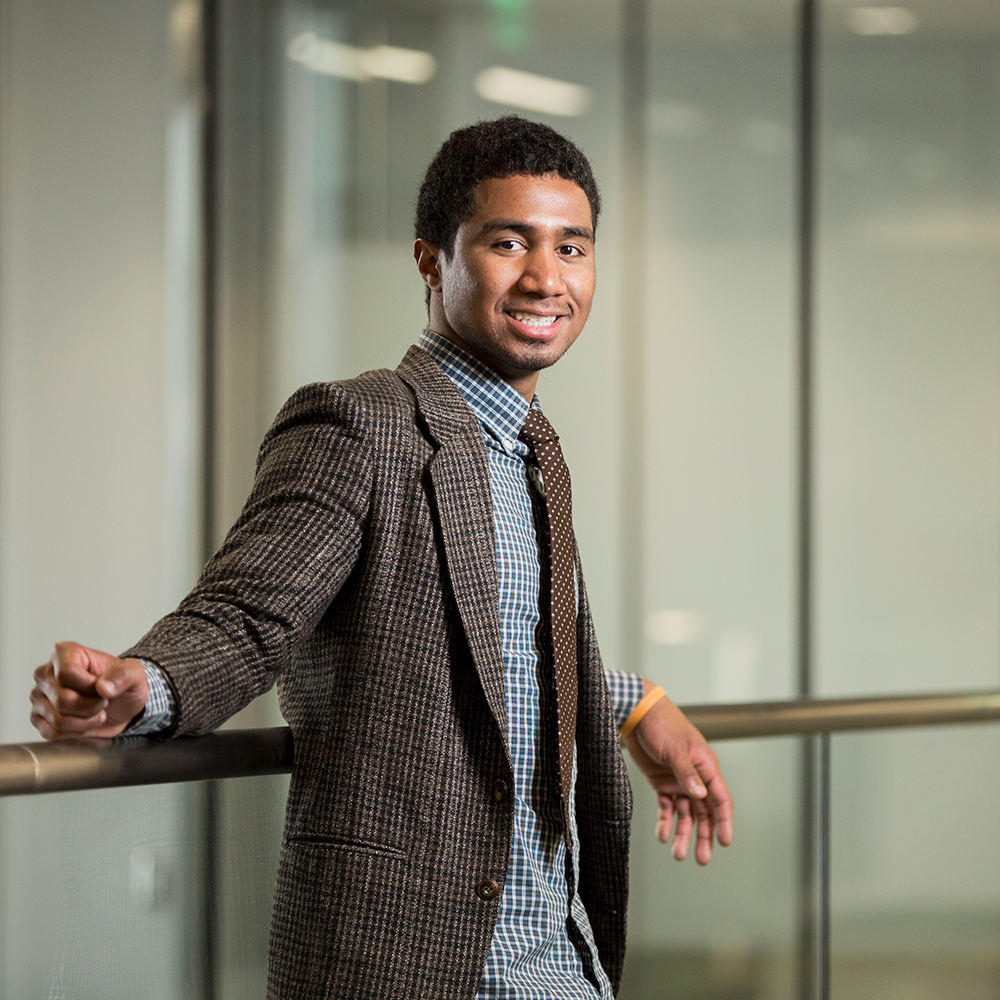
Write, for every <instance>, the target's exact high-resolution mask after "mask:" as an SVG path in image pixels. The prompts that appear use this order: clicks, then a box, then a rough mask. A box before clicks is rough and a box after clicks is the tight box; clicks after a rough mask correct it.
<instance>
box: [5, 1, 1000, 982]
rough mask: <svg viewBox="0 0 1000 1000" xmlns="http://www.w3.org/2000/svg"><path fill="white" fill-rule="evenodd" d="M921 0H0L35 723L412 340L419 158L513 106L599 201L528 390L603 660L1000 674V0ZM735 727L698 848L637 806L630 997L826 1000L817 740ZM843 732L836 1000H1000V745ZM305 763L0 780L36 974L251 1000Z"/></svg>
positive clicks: (260, 714)
mask: <svg viewBox="0 0 1000 1000" xmlns="http://www.w3.org/2000/svg"><path fill="white" fill-rule="evenodd" d="M861 2H864V0H861ZM901 2H905V3H906V6H905V7H897V6H885V7H870V6H859V5H857V4H856V3H855V2H854V0H824V2H819V3H816V2H814V0H801V2H800V3H799V4H796V3H794V2H792V0H385V2H380V0H356V2H346V0H345V2H336V0H330V2H319V0H316V2H291V0H284V2H283V0H239V2H237V0H201V2H200V3H199V2H198V0H128V2H126V0H88V2H87V3H85V4H81V3H74V2H70V0H0V742H4V743H10V742H20V741H24V740H31V739H33V738H37V737H36V734H35V733H34V730H32V729H31V727H30V726H29V724H28V702H27V693H28V690H29V688H30V686H31V671H32V669H33V668H34V667H35V666H36V665H37V664H38V663H40V662H42V661H43V660H44V659H45V658H46V657H47V656H48V653H49V650H50V647H51V645H52V643H53V642H54V641H55V640H57V639H65V638H73V639H76V640H78V641H81V642H84V643H86V644H88V645H91V646H95V647H98V648H103V649H109V650H113V651H118V650H120V649H123V648H124V647H126V646H128V645H129V644H130V643H132V642H133V641H134V640H135V639H136V638H137V637H138V636H139V635H141V634H142V633H143V632H144V631H145V630H146V628H147V627H148V626H149V625H150V624H151V623H152V622H153V621H155V620H156V619H157V618H158V617H159V616H160V615H162V614H163V613H165V612H166V611H168V610H170V609H171V608H172V607H173V606H174V604H176V602H177V601H178V600H179V599H180V597H181V596H183V594H184V593H185V592H186V590H187V589H188V588H189V587H190V586H191V584H192V583H193V581H194V579H195V577H196V575H197V572H198V568H199V565H200V564H201V562H202V561H203V559H204V557H205V554H206V552H208V551H210V550H211V549H212V548H213V547H214V546H215V545H217V544H218V543H219V541H220V540H221V538H222V537H223V535H224V532H225V529H226V527H227V525H228V524H229V523H230V522H231V521H232V520H233V519H234V518H235V516H236V514H237V513H238V511H239V508H240V505H241V503H242V501H243V498H244V497H245V495H246V493H247V491H248V489H249V485H250V482H251V478H252V472H253V462H254V456H255V451H256V446H257V443H258V442H259V439H260V437H261V436H262V434H263V433H264V431H265V430H266V428H267V426H268V423H269V421H270V419H271V417H272V416H273V414H274V412H275V411H276V409H277V408H278V406H280V404H281V403H282V401H283V400H284V399H285V397H286V396H287V395H288V394H289V393H290V392H291V391H292V390H294V389H295V388H296V387H297V386H298V385H300V384H302V383H305V382H309V381H317V380H326V379H336V378H343V377H349V376H352V375H354V374H357V373H358V372H360V371H363V370H365V369H369V368H373V367H383V366H388V367H394V366H395V365H396V363H397V362H398V360H399V359H400V357H401V356H402V354H403V352H404V351H405V349H406V347H407V346H408V345H409V344H411V343H413V342H414V341H415V340H416V338H417V336H418V335H419V332H420V329H421V327H422V325H423V322H424V320H425V313H424V306H423V295H422V291H421V285H420V281H419V278H418V276H417V274H416V270H415V268H414V266H413V263H412V258H411V247H412V230H411V220H412V205H413V201H414V197H415V194H416V189H417V186H418V184H419V180H420V177H421V175H422V172H423V170H424V168H425V166H426V163H427V162H428V160H429V159H430V157H431V156H432V155H433V152H434V151H435V149H436V148H437V146H438V145H439V144H440V142H441V141H442V140H443V139H444V138H445V137H446V136H447V134H448V133H449V132H450V131H451V130H452V129H453V128H456V127H458V126H460V125H463V124H466V123H468V122H470V121H474V120H476V119H479V118H486V117H491V116H494V115H497V114H500V113H502V112H503V111H505V110H516V111H518V112H520V113H522V114H526V115H528V116H531V117H535V118H538V119H540V120H542V121H545V122H547V123H549V124H551V125H553V126H554V127H556V128H558V129H560V130H562V131H564V132H565V133H566V134H568V135H569V136H571V137H572V138H573V139H574V140H575V141H576V142H577V143H579V144H580V145H581V146H582V148H583V149H584V150H585V152H587V153H588V155H589V156H590V157H591V159H592V161H593V164H594V167H595V170H596V172H597V175H598V178H599V180H600V182H601V185H602V190H603V194H604V198H605V204H606V211H605V214H604V216H603V218H602V220H601V226H600V231H599V239H598V270H599V275H600V281H599V289H598V293H597V298H596V301H595V306H594V310H593V313H592V316H591V320H590V322H589V324H588V327H587V331H586V333H585V335H584V336H583V337H582V338H581V339H580V340H579V341H578V343H577V344H576V346H575V347H574V348H573V350H572V352H570V354H568V355H567V356H566V358H565V359H564V360H563V361H562V362H561V363H560V364H559V365H558V366H557V367H556V368H554V369H552V370H551V371H549V372H546V373H544V374H543V376H542V378H541V380H540V383H539V394H540V397H541V399H542V401H543V403H544V405H545V407H546V411H547V412H548V413H549V414H550V415H551V416H552V419H553V423H554V424H555V425H556V426H557V427H558V428H559V429H560V432H561V435H562V439H563V443H564V447H565V450H566V453H567V457H568V460H569V464H570V467H571V469H572V470H573V476H574V483H575V486H576V490H575V492H576V495H577V498H578V499H577V502H576V510H575V515H576V530H577V534H578V538H579V544H580V548H581V551H582V555H583V559H584V564H585V566H586V568H587V581H588V587H589V590H590V594H591V601H592V604H593V607H594V615H595V619H596V624H597V628H598V635H599V637H600V639H601V644H602V650H603V652H604V657H605V661H606V663H607V664H608V665H609V666H612V667H619V668H623V669H633V670H637V671H640V672H643V673H644V674H645V675H646V676H648V677H650V678H651V679H653V680H654V681H656V682H657V683H660V684H662V685H663V686H664V687H665V688H666V689H667V691H668V693H670V695H671V696H672V697H673V698H674V699H675V700H676V701H678V702H680V703H682V704H683V703H688V704H691V703H705V702H741V701H760V700H778V699H786V698H795V697H799V696H807V695H816V696H839V695H843V696H847V695H867V694H883V693H915V692H925V691H965V690H975V689H986V688H993V689H996V688H998V687H1000V6H998V5H997V3H996V0H901ZM280 722H281V720H280V717H279V716H278V714H277V709H276V707H275V703H274V701H273V699H272V698H270V697H268V698H265V699H262V700H261V701H260V702H258V703H256V704H255V705H253V706H250V708H248V709H247V710H246V711H245V712H244V713H242V715H241V717H238V718H237V720H235V721H234V723H233V724H235V725H238V726H247V725H278V724H280ZM718 750H719V753H720V757H721V759H722V763H723V766H724V769H725V771H726V773H727V775H728V778H729V783H730V786H731V787H732V788H733V790H734V793H735V796H736V799H737V806H738V823H737V838H736V841H735V842H734V844H733V846H732V847H731V848H729V849H728V850H727V851H722V852H719V853H718V855H717V857H716V858H715V860H713V862H712V865H711V866H710V867H709V868H708V869H707V870H698V869H696V867H695V866H694V865H693V864H692V863H691V862H690V861H689V862H688V863H686V864H684V865H677V864H675V863H674V862H672V861H671V860H670V859H669V856H668V852H667V851H666V850H665V849H664V848H663V847H661V846H660V845H658V844H657V843H656V842H655V839H654V836H653V825H654V810H653V803H652V802H651V801H649V800H648V797H647V796H646V795H645V794H644V793H643V791H642V789H641V788H640V787H639V786H637V804H636V805H637V808H636V826H635V830H634V837H633V844H634V847H633V879H632V881H633V890H632V903H631V909H630V937H629V941H630V951H629V959H628V965H627V969H626V977H625V983H624V985H623V989H622V993H621V996H622V997H623V998H625V1000H640V998H643V1000H645V998H654V997H655V998H659V997H685V998H696V1000H697V998H713V1000H714V998H718V1000H729V998H733V1000H735V998H760V1000H765V998H767V1000H771V998H773V1000H779V998H781V1000H783V998H789V1000H791V998H793V997H794V998H799V997H802V1000H805V997H804V996H803V987H802V985H801V977H800V975H799V973H798V972H797V971H796V970H797V966H796V956H797V954H798V951H799V948H800V944H801V941H802V933H803V931H802V914H803V908H804V906H806V905H807V903H808V899H807V896H808V891H809V888H808V886H807V885H806V884H805V881H804V878H803V875H802V866H803V859H808V858H809V856H810V851H811V849H812V848H811V846H810V843H809V842H808V840H809V836H810V829H809V824H808V823H807V822H805V821H804V818H803V817H804V814H805V812H806V811H807V808H806V807H807V806H808V803H809V801H810V796H811V794H812V791H811V781H812V779H811V772H810V767H811V760H812V758H811V756H810V753H811V749H810V746H809V745H808V744H805V745H803V741H801V740H796V739H770V740H756V741H738V742H732V743H723V744H720V745H719V747H718ZM831 752H832V773H833V797H832V817H833V827H832V831H833V832H832V848H831V873H832V883H831V906H832V918H833V923H832V937H831V945H832V954H833V966H832V981H831V982H832V994H833V995H834V996H835V997H837V998H838V1000H847V998H850V1000H854V998H868V997H878V998H880V1000H881V998H895V997H897V996H898V997H901V998H902V997H906V998H908V1000H911V998H918V1000H919V998H923V997H928V998H931V997H934V998H937V997H947V998H963V1000H964V998H970V1000H971V998H976V1000H979V998H1000V838H998V833H997V831H998V829H1000V792H998V788H1000V729H998V728H997V727H996V726H995V725H994V726H963V727H953V728H944V729H940V728H939V729H933V730H919V731H906V732H889V733H878V734H867V735H840V736H835V737H834V738H833V740H832V751H831ZM284 788H285V779H283V778H274V777H272V778H258V779H239V780H235V781H230V782H227V783H222V784H201V785H193V786H180V785H177V786H171V785H168V786H158V787H150V788H141V789H121V790H106V791H100V792H74V793H66V794H62V795H51V796H40V797H37V798H34V799H8V800H3V801H2V802H0V892H2V906H0V993H2V996H3V997H5V998H10V1000H34V998H81V1000H87V998H95V1000H96V998H100V1000H117V998H123V1000H124V998H129V1000H132V998H135V997H143V998H149V1000H159V998H163V1000H168V998H169V1000H174V998H177V1000H180V998H184V1000H187V998H192V1000H223V998H226V1000H229V998H233V1000H236V998H246V997H256V996H262V995H263V977H264V970H265V965H266V936H267V925H268V918H269V906H270V896H271V890H272V886H273V878H274V870H275V864H276V859H277V846H278V838H279V836H280V829H281V822H282V810H283V802H284ZM806 881H808V880H806Z"/></svg>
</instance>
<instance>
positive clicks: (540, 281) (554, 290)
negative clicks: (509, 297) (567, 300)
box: [518, 247, 566, 298]
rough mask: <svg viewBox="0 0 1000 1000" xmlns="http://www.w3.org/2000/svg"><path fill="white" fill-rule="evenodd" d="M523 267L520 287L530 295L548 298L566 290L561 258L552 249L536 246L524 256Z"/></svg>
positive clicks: (519, 282)
mask: <svg viewBox="0 0 1000 1000" xmlns="http://www.w3.org/2000/svg"><path fill="white" fill-rule="evenodd" d="M522 261H523V264H524V266H523V269H522V271H521V277H520V280H519V281H518V287H519V288H520V290H521V291H522V292H525V293H526V294H529V295H539V296H542V297H545V298H547V297H548V296H550V295H561V294H562V293H563V292H564V291H565V290H566V285H565V282H564V281H563V273H562V268H561V266H560V263H559V260H558V259H557V258H556V256H555V254H553V253H552V252H551V251H550V250H547V249H543V248H541V247H538V248H535V249H533V250H532V251H530V252H529V253H527V254H525V256H524V257H523V258H522Z"/></svg>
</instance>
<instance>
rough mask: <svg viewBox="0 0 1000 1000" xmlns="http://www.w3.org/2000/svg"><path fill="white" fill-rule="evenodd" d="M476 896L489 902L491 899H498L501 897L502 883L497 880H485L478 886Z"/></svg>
mask: <svg viewBox="0 0 1000 1000" xmlns="http://www.w3.org/2000/svg"><path fill="white" fill-rule="evenodd" d="M476 895H477V896H478V897H479V898H480V899H485V900H486V901H487V902H489V901H490V900H491V899H496V898H497V896H499V895H500V883H499V882H498V881H497V880H496V879H492V878H484V879H483V880H482V882H480V883H479V885H477V886H476Z"/></svg>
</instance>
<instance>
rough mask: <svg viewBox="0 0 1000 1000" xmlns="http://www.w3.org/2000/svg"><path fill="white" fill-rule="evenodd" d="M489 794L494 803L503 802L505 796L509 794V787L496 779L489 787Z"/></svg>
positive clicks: (501, 780) (504, 782)
mask: <svg viewBox="0 0 1000 1000" xmlns="http://www.w3.org/2000/svg"><path fill="white" fill-rule="evenodd" d="M490 792H491V794H492V795H493V798H494V800H495V801H496V802H503V801H504V800H505V799H506V798H507V796H508V795H509V794H510V787H509V786H508V784H507V782H506V781H504V780H503V779H498V780H496V781H494V782H493V784H492V786H491V787H490Z"/></svg>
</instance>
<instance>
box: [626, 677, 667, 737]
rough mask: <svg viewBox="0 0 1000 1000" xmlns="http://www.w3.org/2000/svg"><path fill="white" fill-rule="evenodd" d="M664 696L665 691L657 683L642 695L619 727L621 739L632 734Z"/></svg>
mask: <svg viewBox="0 0 1000 1000" xmlns="http://www.w3.org/2000/svg"><path fill="white" fill-rule="evenodd" d="M666 696H667V692H666V691H664V690H663V688H661V687H660V686H659V684H657V685H656V687H655V688H652V689H651V690H650V692H649V693H648V694H647V695H645V696H644V697H643V699H642V701H640V702H639V704H638V705H636V706H635V708H633V709H632V714H631V715H630V716H629V717H628V718H627V719H626V720H625V725H624V726H622V727H621V729H620V730H619V731H618V735H619V736H620V737H621V738H622V739H623V740H627V739H628V738H629V737H630V736H631V735H632V731H633V730H634V729H635V727H636V726H638V725H639V723H640V722H642V720H643V718H644V717H645V715H646V713H647V712H648V711H649V710H650V709H651V708H652V707H653V706H654V705H655V704H656V703H657V702H658V701H659V700H660V699H661V698H666Z"/></svg>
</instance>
